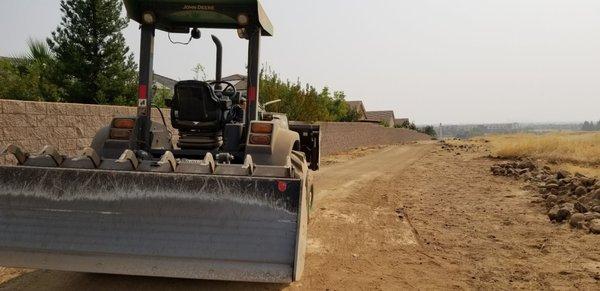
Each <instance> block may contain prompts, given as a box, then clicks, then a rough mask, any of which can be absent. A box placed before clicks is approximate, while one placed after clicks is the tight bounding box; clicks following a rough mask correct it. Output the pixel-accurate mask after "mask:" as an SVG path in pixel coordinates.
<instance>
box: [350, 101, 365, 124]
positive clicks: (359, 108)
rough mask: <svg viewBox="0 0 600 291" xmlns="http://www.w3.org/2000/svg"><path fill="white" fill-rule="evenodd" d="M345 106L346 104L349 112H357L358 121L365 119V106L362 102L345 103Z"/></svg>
mask: <svg viewBox="0 0 600 291" xmlns="http://www.w3.org/2000/svg"><path fill="white" fill-rule="evenodd" d="M346 104H348V107H349V108H350V109H351V110H356V112H358V116H359V117H358V120H365V119H367V111H366V110H365V105H364V104H363V102H362V101H346Z"/></svg>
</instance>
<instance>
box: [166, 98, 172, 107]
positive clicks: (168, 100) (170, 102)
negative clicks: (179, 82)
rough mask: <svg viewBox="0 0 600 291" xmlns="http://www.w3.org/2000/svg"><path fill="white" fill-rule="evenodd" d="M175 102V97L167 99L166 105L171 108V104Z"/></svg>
mask: <svg viewBox="0 0 600 291" xmlns="http://www.w3.org/2000/svg"><path fill="white" fill-rule="evenodd" d="M172 104H173V99H165V105H166V106H167V107H169V108H171V105H172Z"/></svg>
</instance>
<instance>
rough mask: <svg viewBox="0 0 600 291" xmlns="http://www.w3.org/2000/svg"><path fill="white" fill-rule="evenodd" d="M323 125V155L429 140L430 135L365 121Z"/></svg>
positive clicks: (326, 123)
mask: <svg viewBox="0 0 600 291" xmlns="http://www.w3.org/2000/svg"><path fill="white" fill-rule="evenodd" d="M320 125H321V154H322V155H323V156H327V155H331V154H335V153H338V152H343V151H347V150H350V149H354V148H359V147H365V146H375V145H390V144H400V143H407V142H413V141H419V140H429V139H430V136H428V135H426V134H422V133H419V132H416V131H413V130H408V129H402V128H387V127H383V126H381V125H379V124H373V123H364V122H325V123H320Z"/></svg>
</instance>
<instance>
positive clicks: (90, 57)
mask: <svg viewBox="0 0 600 291" xmlns="http://www.w3.org/2000/svg"><path fill="white" fill-rule="evenodd" d="M60 7H61V12H62V14H63V17H62V20H61V23H60V25H59V26H58V27H57V28H56V30H55V31H54V32H53V33H52V36H51V37H50V38H48V40H47V43H48V45H49V46H50V48H51V50H52V51H53V52H54V54H55V55H56V60H57V70H58V75H59V76H60V84H59V85H60V86H61V87H63V88H64V89H65V95H64V100H65V101H67V102H78V103H98V104H123V105H129V104H133V103H134V102H135V99H136V94H135V92H136V64H135V62H134V60H133V55H132V54H131V52H130V51H129V48H128V47H127V45H126V44H125V38H124V37H123V34H122V33H121V31H122V30H123V29H124V28H126V27H127V23H128V20H127V18H125V17H122V16H121V15H122V13H121V12H122V9H123V7H122V1H120V0H61V2H60Z"/></svg>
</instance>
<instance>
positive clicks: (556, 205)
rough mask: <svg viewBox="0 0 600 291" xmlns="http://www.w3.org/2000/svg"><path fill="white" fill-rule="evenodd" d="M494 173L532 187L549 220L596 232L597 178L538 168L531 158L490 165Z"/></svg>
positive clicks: (599, 227)
mask: <svg viewBox="0 0 600 291" xmlns="http://www.w3.org/2000/svg"><path fill="white" fill-rule="evenodd" d="M491 171H492V173H493V174H494V175H498V176H508V177H514V178H517V179H523V180H525V181H527V182H529V188H531V189H534V190H536V191H537V192H538V193H539V195H540V197H541V198H543V199H544V203H545V205H546V207H547V209H548V217H549V218H550V220H551V221H555V222H559V223H560V222H566V221H568V222H569V224H570V225H571V226H572V227H574V228H580V229H586V230H589V231H590V232H592V233H595V234H600V180H598V179H595V178H590V177H586V176H584V175H581V174H579V173H576V174H574V175H573V174H571V173H569V172H567V171H558V172H554V171H552V170H551V169H550V168H549V167H543V168H539V167H538V166H537V165H536V164H535V163H534V162H532V161H511V162H505V163H501V164H497V165H494V166H492V168H491Z"/></svg>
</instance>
